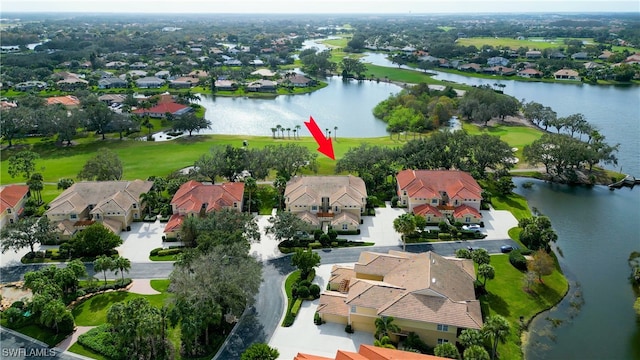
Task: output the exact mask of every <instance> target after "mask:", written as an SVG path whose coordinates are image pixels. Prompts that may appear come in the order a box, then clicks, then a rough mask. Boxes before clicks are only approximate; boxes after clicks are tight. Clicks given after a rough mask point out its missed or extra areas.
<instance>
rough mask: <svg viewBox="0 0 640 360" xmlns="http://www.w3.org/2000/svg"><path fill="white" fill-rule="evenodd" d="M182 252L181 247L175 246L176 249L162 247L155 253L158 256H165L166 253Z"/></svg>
mask: <svg viewBox="0 0 640 360" xmlns="http://www.w3.org/2000/svg"><path fill="white" fill-rule="evenodd" d="M180 253H182V249H181V248H177V249H163V250H160V251H158V252H157V254H156V255H158V256H167V255H176V254H180Z"/></svg>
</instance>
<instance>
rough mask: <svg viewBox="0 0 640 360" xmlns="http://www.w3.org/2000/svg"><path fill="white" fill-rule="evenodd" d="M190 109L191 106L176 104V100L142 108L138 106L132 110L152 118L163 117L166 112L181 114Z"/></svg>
mask: <svg viewBox="0 0 640 360" xmlns="http://www.w3.org/2000/svg"><path fill="white" fill-rule="evenodd" d="M190 111H191V107H189V106H186V105H182V104H178V103H176V102H160V103H158V105H156V106H154V107H152V108H150V109H143V108H138V109H135V110H133V113H134V114H136V115H139V116H147V115H148V116H149V117H152V118H165V117H166V116H167V113H169V114H171V115H173V116H182V115H184V114H186V113H188V112H190Z"/></svg>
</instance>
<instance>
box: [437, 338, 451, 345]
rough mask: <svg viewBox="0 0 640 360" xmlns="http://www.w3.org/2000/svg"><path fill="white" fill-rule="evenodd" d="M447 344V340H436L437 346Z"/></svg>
mask: <svg viewBox="0 0 640 360" xmlns="http://www.w3.org/2000/svg"><path fill="white" fill-rule="evenodd" d="M448 342H449V340H447V339H438V345H442V344H444V343H448Z"/></svg>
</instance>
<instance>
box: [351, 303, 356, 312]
mask: <svg viewBox="0 0 640 360" xmlns="http://www.w3.org/2000/svg"><path fill="white" fill-rule="evenodd" d="M351 312H352V313H354V312H356V306H355V305H351Z"/></svg>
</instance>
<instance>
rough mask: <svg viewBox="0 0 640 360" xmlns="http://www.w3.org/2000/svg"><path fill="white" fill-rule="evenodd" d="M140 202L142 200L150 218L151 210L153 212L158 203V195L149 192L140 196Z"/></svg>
mask: <svg viewBox="0 0 640 360" xmlns="http://www.w3.org/2000/svg"><path fill="white" fill-rule="evenodd" d="M140 200H142V202H144V203H145V204H146V206H147V211H148V213H149V216H151V210H153V209H154V208H155V207H156V205H157V203H158V193H156V192H155V191H153V190H151V191H149V192H146V193H143V194H140Z"/></svg>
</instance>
